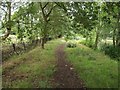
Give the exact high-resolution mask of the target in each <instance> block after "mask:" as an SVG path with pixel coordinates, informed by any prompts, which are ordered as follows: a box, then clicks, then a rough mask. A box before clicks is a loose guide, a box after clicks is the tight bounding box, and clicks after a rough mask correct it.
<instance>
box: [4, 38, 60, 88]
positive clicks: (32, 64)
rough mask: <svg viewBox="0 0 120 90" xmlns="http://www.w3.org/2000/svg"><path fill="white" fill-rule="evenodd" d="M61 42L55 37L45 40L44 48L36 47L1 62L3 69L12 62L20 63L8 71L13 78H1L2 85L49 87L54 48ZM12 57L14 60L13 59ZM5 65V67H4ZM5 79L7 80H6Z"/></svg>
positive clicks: (52, 70)
mask: <svg viewBox="0 0 120 90" xmlns="http://www.w3.org/2000/svg"><path fill="white" fill-rule="evenodd" d="M61 43H62V42H61V41H60V40H59V39H57V40H53V41H49V42H47V44H46V45H45V49H41V48H40V47H36V48H35V49H33V50H31V51H30V52H28V53H25V54H23V55H22V56H16V57H13V58H10V60H7V61H6V62H5V63H4V64H3V71H6V70H7V69H8V68H10V67H12V66H14V63H20V62H21V61H23V59H24V61H23V63H21V64H20V65H18V66H16V68H14V69H13V70H10V71H9V74H10V76H11V77H14V78H15V80H13V81H12V82H11V80H10V78H7V77H6V78H3V87H5V88H7V87H9V88H34V87H39V88H50V87H52V86H51V84H50V79H51V78H52V76H53V73H54V71H55V65H56V60H55V55H54V54H55V48H56V47H57V46H58V45H59V44H61ZM13 59H14V60H13ZM4 67H5V68H4ZM6 80H7V82H6Z"/></svg>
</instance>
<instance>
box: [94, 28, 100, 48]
mask: <svg viewBox="0 0 120 90" xmlns="http://www.w3.org/2000/svg"><path fill="white" fill-rule="evenodd" d="M98 39H99V32H98V28H97V27H96V39H95V47H94V48H95V49H97V47H98Z"/></svg>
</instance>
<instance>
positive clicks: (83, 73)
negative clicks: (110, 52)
mask: <svg viewBox="0 0 120 90" xmlns="http://www.w3.org/2000/svg"><path fill="white" fill-rule="evenodd" d="M66 52H67V57H68V60H69V61H70V62H71V63H72V64H73V65H74V68H75V70H76V72H77V73H78V75H79V76H80V78H81V79H82V80H83V81H84V82H85V84H86V86H87V87H88V88H117V87H118V62H117V61H115V60H111V59H110V58H109V57H108V56H106V55H104V54H103V53H100V52H98V51H94V50H92V49H90V48H88V47H86V46H84V45H78V46H77V47H76V48H72V49H71V48H67V49H66Z"/></svg>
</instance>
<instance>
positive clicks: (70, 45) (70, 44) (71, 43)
mask: <svg viewBox="0 0 120 90" xmlns="http://www.w3.org/2000/svg"><path fill="white" fill-rule="evenodd" d="M76 46H77V45H76V43H73V42H68V43H67V47H69V48H75V47H76Z"/></svg>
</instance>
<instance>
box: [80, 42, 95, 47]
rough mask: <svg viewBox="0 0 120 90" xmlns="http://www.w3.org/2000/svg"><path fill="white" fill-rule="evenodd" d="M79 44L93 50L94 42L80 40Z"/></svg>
mask: <svg viewBox="0 0 120 90" xmlns="http://www.w3.org/2000/svg"><path fill="white" fill-rule="evenodd" d="M80 44H83V45H86V46H88V47H90V48H93V46H94V42H93V41H86V40H82V41H80Z"/></svg>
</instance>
